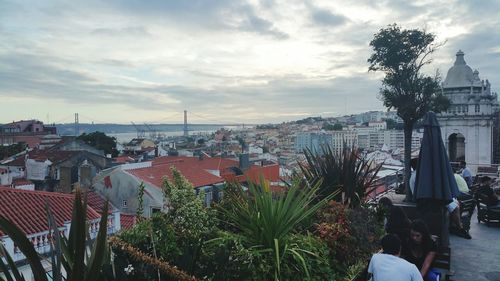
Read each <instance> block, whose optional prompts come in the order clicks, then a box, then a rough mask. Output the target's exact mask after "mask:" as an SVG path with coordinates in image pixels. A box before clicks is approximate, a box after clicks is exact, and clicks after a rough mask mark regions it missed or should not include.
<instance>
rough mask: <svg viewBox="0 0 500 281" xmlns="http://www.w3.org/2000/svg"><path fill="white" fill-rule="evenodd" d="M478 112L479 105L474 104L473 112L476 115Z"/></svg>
mask: <svg viewBox="0 0 500 281" xmlns="http://www.w3.org/2000/svg"><path fill="white" fill-rule="evenodd" d="M479 110H480V107H479V104H476V105H475V107H474V112H475V113H478V112H479Z"/></svg>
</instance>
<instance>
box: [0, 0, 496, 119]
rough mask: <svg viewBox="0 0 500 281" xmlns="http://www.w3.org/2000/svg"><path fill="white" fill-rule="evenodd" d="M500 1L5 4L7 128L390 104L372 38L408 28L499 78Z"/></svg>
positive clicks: (449, 55)
mask: <svg viewBox="0 0 500 281" xmlns="http://www.w3.org/2000/svg"><path fill="white" fill-rule="evenodd" d="M499 11H500V1H494V0H492V1H486V0H483V1H465V0H464V1H453V0H446V1H438V0H430V1H405V0H385V1H371V0H357V1H352V2H349V1H332V0H325V1H319V0H318V1H295V0H250V1H240V0H123V1H118V0H102V1H98V0H85V1H74V0H64V1H63V0H45V1H44V0H31V1H30V0H26V1H24V0H23V1H21V0H19V1H10V0H0V97H1V100H0V105H1V107H0V123H4V122H10V121H12V120H18V119H27V118H36V119H40V120H42V121H50V122H58V123H59V122H72V120H73V114H74V113H75V112H78V113H79V114H80V122H91V121H94V122H99V123H103V122H118V123H129V122H130V121H136V122H151V123H158V122H163V123H180V122H182V118H183V117H182V114H183V110H185V109H186V110H188V112H189V120H190V121H191V122H195V123H214V122H227V123H231V122H237V123H239V122H246V123H261V122H281V121H287V120H296V119H300V118H303V117H307V116H317V115H322V116H338V115H343V114H346V113H359V112H364V111H368V110H383V109H384V108H383V105H382V103H381V102H380V101H379V100H378V99H377V92H378V88H379V86H380V82H379V81H380V78H381V75H380V74H376V73H368V71H367V69H368V64H367V62H366V60H367V58H368V57H369V55H370V48H369V46H368V43H369V42H370V40H371V39H372V37H373V34H374V33H376V32H377V31H378V30H379V29H380V28H383V27H385V26H386V25H387V24H390V23H398V24H400V25H402V26H403V27H405V28H421V29H422V28H425V29H426V30H428V31H430V32H433V33H435V34H436V35H437V40H438V41H440V42H444V41H446V44H445V45H444V47H442V48H441V49H439V51H438V52H437V53H436V54H435V55H434V63H433V64H432V66H431V68H430V69H428V70H427V71H429V72H434V71H435V70H436V69H439V70H440V71H441V73H443V75H445V74H446V72H447V70H448V68H449V67H450V66H451V65H452V63H453V61H454V56H455V53H456V51H457V50H458V49H462V50H463V51H464V52H465V54H466V56H465V59H466V61H467V63H468V64H469V65H470V66H471V67H472V68H477V69H478V70H479V72H480V77H481V78H483V79H484V78H488V79H490V81H491V83H492V84H493V88H494V90H495V89H498V85H499V84H500V77H497V74H498V73H500V66H499V65H500V60H499V58H500V28H498V26H500V17H498V13H499Z"/></svg>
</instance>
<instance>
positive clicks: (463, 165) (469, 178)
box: [460, 160, 472, 188]
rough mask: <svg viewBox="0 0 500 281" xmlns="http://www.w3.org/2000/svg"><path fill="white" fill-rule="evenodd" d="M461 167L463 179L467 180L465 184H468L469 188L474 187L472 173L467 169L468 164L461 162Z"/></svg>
mask: <svg viewBox="0 0 500 281" xmlns="http://www.w3.org/2000/svg"><path fill="white" fill-rule="evenodd" d="M460 167H461V168H462V177H463V178H464V179H465V182H467V186H468V187H469V188H471V187H472V173H471V171H470V170H469V168H467V163H466V162H465V161H463V160H462V161H460Z"/></svg>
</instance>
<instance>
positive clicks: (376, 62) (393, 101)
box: [368, 24, 450, 200]
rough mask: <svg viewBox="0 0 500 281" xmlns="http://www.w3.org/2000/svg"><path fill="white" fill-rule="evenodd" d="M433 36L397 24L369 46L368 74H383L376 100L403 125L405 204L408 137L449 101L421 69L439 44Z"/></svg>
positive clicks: (408, 159)
mask: <svg viewBox="0 0 500 281" xmlns="http://www.w3.org/2000/svg"><path fill="white" fill-rule="evenodd" d="M434 40H435V35H434V34H432V33H427V32H426V31H425V30H424V31H421V30H418V29H401V28H400V27H399V26H398V25H397V24H392V25H389V26H387V28H383V29H381V30H380V31H379V32H378V33H376V34H375V35H374V38H373V40H372V41H371V42H370V46H371V47H372V49H373V54H372V55H371V56H370V58H369V59H368V63H370V67H369V68H368V70H369V71H382V72H383V73H384V74H385V77H384V79H382V88H381V89H380V99H381V100H382V101H383V103H384V105H385V106H386V107H387V108H388V109H389V110H390V109H392V108H394V109H396V111H397V115H398V116H399V117H401V119H403V123H404V127H403V129H404V138H405V143H404V162H405V169H404V182H405V188H406V199H407V200H409V199H410V197H411V192H410V190H409V180H410V160H411V136H412V131H413V126H414V124H415V123H416V122H417V120H419V119H420V118H422V117H423V116H424V114H425V113H427V112H428V111H434V112H441V111H444V110H446V109H448V107H449V106H450V101H449V100H448V98H446V97H445V96H444V95H443V94H442V93H441V90H440V86H439V75H437V74H436V75H435V76H434V77H432V76H428V75H426V74H424V73H423V72H422V67H424V66H425V65H428V64H430V63H431V62H432V59H431V58H430V56H431V55H432V53H434V52H435V51H436V50H437V48H439V47H440V46H441V44H436V43H435V42H434Z"/></svg>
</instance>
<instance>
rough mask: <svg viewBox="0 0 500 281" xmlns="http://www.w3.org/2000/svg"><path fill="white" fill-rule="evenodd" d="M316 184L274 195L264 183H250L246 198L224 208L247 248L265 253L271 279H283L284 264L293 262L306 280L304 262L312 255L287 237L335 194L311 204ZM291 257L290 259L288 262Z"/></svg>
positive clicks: (295, 185)
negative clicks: (288, 261) (271, 274)
mask: <svg viewBox="0 0 500 281" xmlns="http://www.w3.org/2000/svg"><path fill="white" fill-rule="evenodd" d="M318 188H319V185H316V186H313V187H312V188H310V189H303V188H300V187H299V185H298V184H293V185H292V186H290V188H289V189H288V190H287V191H286V192H283V193H279V194H273V193H272V192H271V191H270V188H269V186H268V184H267V183H266V182H264V181H263V180H262V181H261V184H260V185H256V184H252V183H250V184H249V188H248V194H247V196H245V197H243V198H240V199H237V200H234V201H232V203H231V208H228V209H223V211H224V212H225V213H226V217H227V218H228V219H229V220H230V223H231V224H232V225H234V226H235V227H236V228H237V229H238V230H239V231H240V234H241V235H242V236H243V237H244V239H245V240H246V242H247V245H248V247H249V248H252V249H254V250H256V251H259V252H261V253H268V254H270V255H271V257H272V259H273V266H272V267H273V270H274V273H273V275H274V280H282V278H281V275H282V268H283V262H284V261H285V259H286V260H294V261H296V262H297V263H298V264H296V265H293V267H295V268H301V269H302V270H303V271H304V272H305V273H306V275H307V278H309V268H308V267H307V265H306V264H307V263H306V259H307V258H314V256H315V254H314V253H312V252H309V251H306V250H304V249H301V248H300V245H297V244H292V243H290V242H289V236H290V235H291V234H292V233H293V232H294V230H295V229H297V227H298V226H299V225H300V224H301V223H303V222H305V221H307V220H308V219H309V218H310V217H311V216H313V215H314V214H315V212H316V211H317V210H318V209H319V208H321V207H322V206H323V205H324V204H325V203H326V202H327V201H328V200H330V198H331V197H333V196H334V195H335V194H336V193H335V192H333V193H332V194H330V195H328V196H326V197H324V198H323V199H322V200H320V201H319V202H314V201H315V197H316V192H317V190H318ZM289 256H291V257H292V259H287V257H289Z"/></svg>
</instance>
